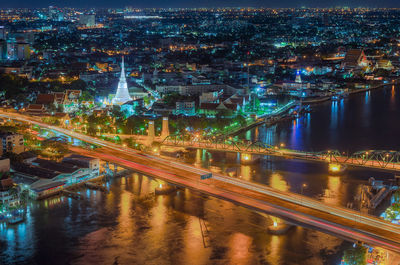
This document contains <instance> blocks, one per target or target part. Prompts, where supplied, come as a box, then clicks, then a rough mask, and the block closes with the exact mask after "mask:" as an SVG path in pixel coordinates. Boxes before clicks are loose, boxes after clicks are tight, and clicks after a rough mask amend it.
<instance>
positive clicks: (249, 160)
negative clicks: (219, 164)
mask: <svg viewBox="0 0 400 265" xmlns="http://www.w3.org/2000/svg"><path fill="white" fill-rule="evenodd" d="M259 159H260V156H259V155H254V154H247V153H240V163H241V164H244V165H248V164H253V163H255V162H257V161H258V160H259Z"/></svg>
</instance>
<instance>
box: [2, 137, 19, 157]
mask: <svg viewBox="0 0 400 265" xmlns="http://www.w3.org/2000/svg"><path fill="white" fill-rule="evenodd" d="M0 139H1V147H2V148H1V149H0V155H3V154H5V153H16V154H20V153H22V152H24V151H25V148H24V136H23V135H22V134H18V133H12V132H3V133H0Z"/></svg>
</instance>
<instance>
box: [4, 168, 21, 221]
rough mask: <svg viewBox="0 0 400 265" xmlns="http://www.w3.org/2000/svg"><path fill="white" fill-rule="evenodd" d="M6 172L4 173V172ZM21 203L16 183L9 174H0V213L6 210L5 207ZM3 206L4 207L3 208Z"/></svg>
mask: <svg viewBox="0 0 400 265" xmlns="http://www.w3.org/2000/svg"><path fill="white" fill-rule="evenodd" d="M3 174H4V173H3ZM19 203H20V201H19V198H18V196H17V192H16V190H15V184H14V182H13V180H12V178H11V177H10V175H9V174H7V173H5V175H1V176H0V206H2V207H1V208H0V213H1V211H4V207H6V208H11V207H16V206H18V205H19ZM2 208H3V209H2Z"/></svg>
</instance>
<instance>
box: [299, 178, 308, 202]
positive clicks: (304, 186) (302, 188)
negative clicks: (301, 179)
mask: <svg viewBox="0 0 400 265" xmlns="http://www.w3.org/2000/svg"><path fill="white" fill-rule="evenodd" d="M304 188H307V184H306V183H303V184H302V185H301V200H300V202H301V205H303V190H304Z"/></svg>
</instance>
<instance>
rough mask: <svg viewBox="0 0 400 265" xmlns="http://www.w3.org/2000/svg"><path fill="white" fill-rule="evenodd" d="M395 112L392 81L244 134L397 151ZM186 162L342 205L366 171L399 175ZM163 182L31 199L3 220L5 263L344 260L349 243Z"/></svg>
mask: <svg viewBox="0 0 400 265" xmlns="http://www.w3.org/2000/svg"><path fill="white" fill-rule="evenodd" d="M399 117H400V90H399V88H396V87H393V88H392V87H387V88H384V89H378V90H375V91H370V92H366V93H362V94H358V95H352V96H350V97H349V98H347V99H344V100H342V101H339V102H326V103H322V104H320V105H315V106H313V111H312V112H311V113H309V114H306V115H305V116H303V117H300V118H299V119H297V120H293V121H288V122H282V123H279V124H277V125H275V126H273V127H269V128H267V127H264V126H261V127H259V128H255V129H253V130H252V131H250V132H247V133H245V134H244V135H243V136H242V137H245V138H247V139H251V140H256V139H257V140H260V141H262V142H265V143H268V144H272V145H279V144H281V143H284V144H285V146H286V147H288V148H293V149H298V150H308V151H312V150H315V151H319V150H327V149H331V150H333V149H339V150H341V151H346V152H353V151H357V150H366V149H390V150H399V149H400V141H398V140H397V137H398V135H400V123H398V119H399ZM210 157H212V160H210V159H209V158H210ZM186 162H188V163H192V164H194V165H197V166H204V167H209V168H211V169H212V170H216V171H225V172H226V171H228V172H229V174H232V175H233V176H234V177H241V178H243V179H247V180H251V181H256V182H259V183H264V184H267V185H270V186H272V187H274V188H277V189H281V190H290V191H293V192H298V193H304V194H305V195H308V196H310V197H313V198H316V199H319V200H322V201H325V202H327V203H332V204H335V205H343V206H345V205H346V204H347V203H348V202H353V201H354V195H356V194H357V193H358V191H359V189H360V186H361V185H362V184H363V183H366V182H367V181H368V178H369V177H371V176H373V177H375V178H377V179H380V178H390V177H392V176H393V175H392V174H390V173H382V172H378V171H371V170H365V169H357V168H349V169H347V170H346V171H345V172H344V173H343V174H342V175H331V174H330V173H329V172H328V170H327V166H326V165H325V164H322V163H310V162H303V161H296V160H283V159H280V158H273V157H264V158H262V159H261V160H260V161H259V162H258V163H255V164H253V165H240V163H238V159H237V157H235V156H226V155H222V154H218V153H212V154H211V156H210V155H209V154H208V153H207V152H205V151H200V150H199V151H196V152H192V153H191V155H190V156H189V157H188V158H187V159H186ZM302 184H306V188H304V189H301V187H302ZM157 185H159V182H158V181H157V180H154V179H151V178H148V177H146V176H142V175H139V174H132V175H129V176H126V177H122V178H117V179H113V180H111V181H110V182H108V183H107V186H108V188H109V193H102V192H100V191H92V190H86V189H82V190H80V193H81V194H83V196H84V199H83V200H74V199H71V198H66V197H55V198H50V199H47V200H43V201H40V202H32V203H30V205H29V206H28V214H27V220H26V222H25V223H21V224H18V225H15V226H9V227H7V226H6V225H5V224H0V264H40V265H42V264H272V265H286V264H293V265H294V264H310V265H311V264H312V265H314V264H339V262H340V259H341V256H342V254H343V250H344V249H345V248H347V247H349V246H350V245H351V243H349V242H345V241H343V240H342V239H340V238H337V237H335V236H332V235H327V234H324V233H322V232H319V231H315V230H312V229H309V228H303V227H301V226H295V227H293V228H291V229H290V230H289V231H288V232H287V233H286V234H285V235H281V236H276V235H271V234H269V233H268V231H267V229H266V228H267V227H268V226H269V225H271V224H272V223H273V220H274V217H271V216H268V215H265V214H261V213H257V212H254V211H251V210H249V209H246V208H243V207H239V206H236V205H234V204H232V203H230V202H226V201H223V200H220V199H216V198H212V197H208V196H204V195H202V194H200V193H197V192H193V191H189V190H180V191H178V192H177V193H174V194H170V195H163V196H156V195H154V194H153V191H154V188H155V187H156V186H157ZM202 230H203V232H202Z"/></svg>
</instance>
